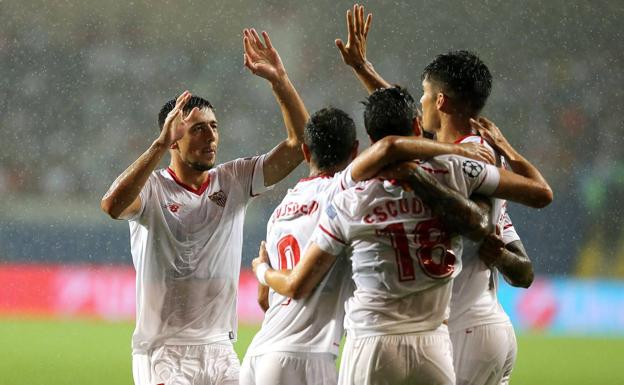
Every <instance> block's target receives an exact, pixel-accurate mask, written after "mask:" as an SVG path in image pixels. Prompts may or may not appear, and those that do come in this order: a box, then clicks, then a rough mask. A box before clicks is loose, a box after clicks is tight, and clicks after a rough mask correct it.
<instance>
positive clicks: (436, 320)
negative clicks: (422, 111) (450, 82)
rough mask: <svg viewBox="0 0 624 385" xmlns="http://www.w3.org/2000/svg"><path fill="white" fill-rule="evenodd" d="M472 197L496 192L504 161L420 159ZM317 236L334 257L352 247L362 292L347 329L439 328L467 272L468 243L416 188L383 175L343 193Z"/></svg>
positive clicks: (349, 311)
mask: <svg viewBox="0 0 624 385" xmlns="http://www.w3.org/2000/svg"><path fill="white" fill-rule="evenodd" d="M420 167H422V168H423V169H424V170H426V171H428V172H430V173H431V174H432V175H433V176H434V177H435V178H436V179H438V180H439V181H440V182H442V183H444V184H446V185H448V186H449V187H451V188H453V189H454V190H456V191H459V192H460V193H461V194H462V195H464V196H465V197H468V196H469V195H470V194H471V193H472V192H479V193H482V194H485V195H490V194H491V193H492V192H493V191H494V190H495V189H496V187H497V186H498V180H499V173H498V170H497V169H496V167H494V166H491V165H486V164H483V163H481V162H477V161H474V160H470V159H467V158H462V157H457V156H439V157H436V158H433V159H431V160H429V161H427V162H422V163H421V164H420ZM313 241H314V242H316V243H317V244H318V246H319V247H320V248H322V249H323V250H325V251H326V252H328V253H331V254H333V255H339V254H340V253H341V252H342V251H343V250H344V249H345V248H346V247H347V246H350V247H352V248H353V250H352V257H351V258H352V270H353V280H354V282H355V286H356V289H355V292H354V294H353V296H352V297H350V298H349V299H348V301H347V304H346V317H345V327H346V328H347V330H348V333H349V335H350V336H352V337H355V338H360V337H368V336H374V335H388V334H404V333H415V332H421V331H429V330H434V329H437V328H438V327H439V326H440V325H441V324H442V322H443V321H444V320H446V319H447V318H448V312H449V311H448V305H449V301H450V297H451V286H452V285H451V282H452V279H453V278H454V277H455V276H456V275H457V274H458V273H459V272H460V271H461V252H462V242H461V238H460V237H451V236H450V234H449V233H448V232H447V231H446V230H445V228H444V225H443V224H442V222H441V221H440V220H439V219H437V218H434V217H433V216H432V214H431V210H430V209H429V208H428V207H427V206H425V205H424V204H423V202H422V201H421V200H420V198H419V197H418V196H416V195H415V194H414V193H413V192H409V191H406V190H404V189H403V188H402V187H400V186H398V185H394V184H392V183H391V182H389V181H382V180H379V179H375V180H371V181H368V182H367V183H365V184H363V185H361V186H358V187H355V188H351V189H349V190H347V191H344V192H342V193H340V194H338V195H337V196H336V198H335V199H334V202H333V204H332V205H330V206H329V207H328V209H327V210H326V212H325V213H324V214H323V216H322V218H321V222H320V223H319V227H318V228H317V230H315V233H314V236H313Z"/></svg>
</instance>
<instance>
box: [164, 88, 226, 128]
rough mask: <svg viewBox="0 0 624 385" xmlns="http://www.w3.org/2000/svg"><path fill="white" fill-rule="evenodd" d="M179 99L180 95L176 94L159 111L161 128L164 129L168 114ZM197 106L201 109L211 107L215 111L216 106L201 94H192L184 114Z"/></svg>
mask: <svg viewBox="0 0 624 385" xmlns="http://www.w3.org/2000/svg"><path fill="white" fill-rule="evenodd" d="M177 99H178V97H177V96H176V97H175V98H173V99H171V100H169V101H168V102H167V103H165V105H164V106H162V108H161V109H160V112H159V113H158V127H160V129H161V130H162V128H163V126H164V125H165V119H167V115H169V113H170V112H171V110H173V107H175V104H176V100H177ZM195 107H197V108H199V109H200V110H201V109H204V108H209V109H211V110H213V111H214V107H213V106H212V104H210V102H209V101H207V100H206V99H204V98H202V97H199V96H191V98H190V99H189V101H188V102H187V103H186V105H185V106H184V109H183V110H182V112H183V113H184V114H188V113H189V112H191V110H193V108H195Z"/></svg>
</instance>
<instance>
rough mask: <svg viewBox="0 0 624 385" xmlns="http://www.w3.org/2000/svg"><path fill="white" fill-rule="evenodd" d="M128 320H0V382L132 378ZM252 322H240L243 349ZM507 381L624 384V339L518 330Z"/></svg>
mask: <svg viewBox="0 0 624 385" xmlns="http://www.w3.org/2000/svg"><path fill="white" fill-rule="evenodd" d="M132 329H133V326H132V325H131V324H129V323H104V322H98V321H85V320H82V321H77V320H71V321H69V320H68V321H62V322H61V321H50V320H33V319H0V384H1V385H69V384H72V385H75V384H85V385H91V384H93V385H98V384H102V385H104V384H106V385H111V384H128V385H131V384H132V372H131V365H130V336H131V334H132ZM256 329H257V327H252V326H242V327H241V328H240V333H239V341H238V342H237V344H236V351H237V352H238V354H239V356H241V358H242V355H243V354H244V352H245V349H246V348H247V345H248V344H249V342H250V341H251V338H252V337H253V335H254V333H255V332H256ZM518 344H519V350H520V351H519V356H518V361H517V364H516V368H515V370H514V375H513V377H512V384H513V385H536V384H548V385H624V371H623V370H622V365H623V364H624V339H607V338H602V339H601V338H591V339H590V338H569V337H547V336H540V335H523V336H519V338H518Z"/></svg>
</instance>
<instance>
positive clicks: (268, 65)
mask: <svg viewBox="0 0 624 385" xmlns="http://www.w3.org/2000/svg"><path fill="white" fill-rule="evenodd" d="M243 35H244V36H243V45H244V50H245V53H244V60H245V67H247V68H249V70H250V71H251V72H252V73H253V74H255V75H257V76H260V77H262V78H264V79H266V80H268V81H269V83H271V87H272V89H273V94H274V95H275V99H276V100H277V103H278V104H279V106H280V109H281V111H282V116H283V118H284V124H285V125H286V133H287V138H286V139H285V140H283V141H282V142H281V143H279V144H278V145H277V146H276V147H275V148H273V150H271V151H270V152H269V153H268V155H267V157H266V158H265V160H264V185H265V186H271V185H274V184H275V183H277V182H279V181H281V180H282V179H284V178H285V177H286V176H287V175H288V174H290V172H291V171H292V170H294V169H295V168H296V167H297V166H298V165H299V163H301V161H302V160H303V153H302V152H301V143H302V142H303V129H304V127H305V124H306V122H307V121H308V119H309V115H308V111H307V110H306V108H305V105H304V104H303V101H302V100H301V97H299V94H298V93H297V90H296V89H295V87H294V86H293V84H292V83H291V82H290V79H289V78H288V74H287V73H286V69H285V68H284V64H283V63H282V59H281V58H280V56H279V54H278V53H277V50H276V49H275V48H274V47H273V45H272V44H271V39H270V38H269V35H268V34H267V33H266V32H262V36H263V37H264V42H262V40H261V38H260V36H259V35H258V33H257V32H256V30H254V29H251V30H248V29H245V30H244V32H243Z"/></svg>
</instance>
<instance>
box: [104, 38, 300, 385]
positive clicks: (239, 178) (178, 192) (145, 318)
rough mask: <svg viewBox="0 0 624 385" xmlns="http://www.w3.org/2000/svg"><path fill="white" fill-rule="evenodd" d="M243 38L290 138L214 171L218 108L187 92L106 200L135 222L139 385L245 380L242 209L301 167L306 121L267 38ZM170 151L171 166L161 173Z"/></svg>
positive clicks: (109, 209)
mask: <svg viewBox="0 0 624 385" xmlns="http://www.w3.org/2000/svg"><path fill="white" fill-rule="evenodd" d="M243 39H244V50H245V65H246V66H247V67H248V68H249V69H250V70H252V71H253V73H254V74H256V75H258V76H261V77H263V78H265V79H267V80H268V81H269V83H270V85H271V87H272V89H273V92H274V95H275V98H276V100H277V102H278V103H279V105H280V107H281V110H282V115H283V118H284V122H285V126H286V134H287V137H286V138H285V139H284V140H282V141H281V142H280V143H278V144H277V146H276V147H275V148H273V149H272V150H271V151H270V152H268V153H267V154H264V155H260V156H255V157H250V158H244V159H243V158H240V159H236V160H233V161H229V162H225V163H223V164H218V165H217V163H216V157H217V152H218V145H219V132H218V122H217V118H216V115H215V109H214V108H213V106H212V104H210V102H208V101H207V100H206V99H203V98H201V97H198V96H192V95H191V94H190V93H189V92H188V91H185V92H184V93H182V94H181V95H180V96H179V97H178V98H177V99H174V100H171V101H169V102H167V103H166V104H165V105H164V106H163V107H162V109H161V111H160V113H159V116H158V122H159V126H160V128H161V132H160V134H159V136H158V137H157V139H156V140H154V142H153V143H152V144H151V145H150V147H149V148H148V150H147V151H146V152H145V153H144V154H142V155H141V156H140V157H139V158H138V159H137V160H136V161H135V162H134V163H133V164H132V165H131V166H130V167H128V169H126V171H124V172H123V173H122V174H121V175H120V176H119V177H118V178H117V180H116V181H115V182H114V183H113V184H112V186H111V187H110V189H109V190H108V192H107V193H106V195H105V196H104V197H103V198H102V202H101V208H102V210H103V211H104V212H106V213H107V214H109V215H110V216H111V217H113V218H116V219H117V218H119V219H127V220H128V221H129V224H130V235H131V239H130V242H131V250H132V258H133V262H134V266H135V269H136V271H137V281H136V298H137V320H136V328H135V331H134V335H133V338H132V351H133V376H134V381H135V384H137V385H148V384H149V385H153V384H163V383H165V384H178V383H185V384H186V383H194V384H200V383H201V384H219V385H222V384H228V385H229V384H238V382H239V361H238V358H237V356H236V353H235V352H234V350H233V347H232V341H233V340H234V339H235V338H236V328H237V325H236V324H237V317H236V293H237V288H238V280H239V274H240V262H241V252H242V240H243V223H244V218H245V211H246V207H247V204H248V203H249V201H250V200H251V199H252V198H253V197H255V196H257V195H258V194H261V193H262V192H264V191H266V190H267V189H269V188H270V186H272V185H273V184H275V183H277V182H279V181H280V180H281V179H283V178H284V177H286V176H287V175H288V174H289V173H290V172H291V171H292V170H293V169H294V168H295V167H297V165H298V164H299V163H300V162H301V161H302V160H303V155H302V154H301V141H302V136H303V128H304V125H305V122H306V121H307V119H308V113H307V111H306V109H305V106H304V105H303V102H302V101H301V99H300V98H299V95H298V94H297V92H296V90H295V88H294V87H293V85H292V83H291V82H290V80H289V79H288V76H287V74H286V71H285V69H284V66H283V64H282V62H281V60H280V58H279V55H278V54H277V51H275V49H274V48H273V46H272V45H271V43H270V40H269V37H268V35H266V34H264V42H262V39H261V38H260V37H259V35H258V34H257V33H256V32H255V31H254V30H251V31H249V30H245V31H244V38H243ZM167 152H168V153H169V155H170V157H171V159H170V162H169V167H167V168H165V169H159V170H155V168H156V167H157V165H158V163H159V161H160V160H161V159H162V158H163V156H165V154H166V153H167Z"/></svg>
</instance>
